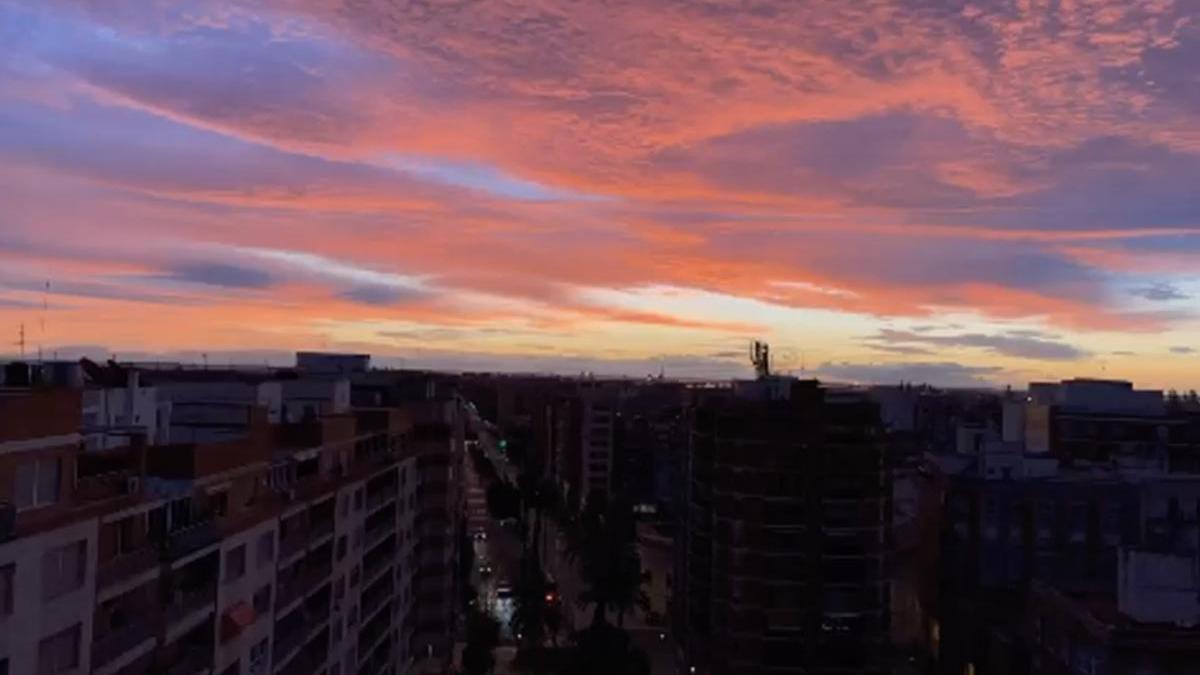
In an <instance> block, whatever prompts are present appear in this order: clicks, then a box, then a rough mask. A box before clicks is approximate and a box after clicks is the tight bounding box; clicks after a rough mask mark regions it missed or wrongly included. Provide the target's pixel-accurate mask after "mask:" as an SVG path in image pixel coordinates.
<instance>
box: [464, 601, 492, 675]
mask: <svg viewBox="0 0 1200 675" xmlns="http://www.w3.org/2000/svg"><path fill="white" fill-rule="evenodd" d="M499 644H500V624H499V623H497V621H496V620H495V619H493V618H492V617H491V616H489V615H487V614H485V613H483V612H481V611H479V610H474V611H472V612H471V614H470V615H469V616H468V617H467V646H466V647H465V648H463V654H462V667H463V673H464V674H465V675H487V673H490V672H492V669H493V668H495V666H496V657H495V656H494V655H493V654H492V652H493V651H494V650H495V649H496V647H497V646H498V645H499Z"/></svg>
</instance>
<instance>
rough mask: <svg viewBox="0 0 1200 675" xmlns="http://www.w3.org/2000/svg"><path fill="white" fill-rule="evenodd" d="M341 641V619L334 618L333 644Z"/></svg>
mask: <svg viewBox="0 0 1200 675" xmlns="http://www.w3.org/2000/svg"><path fill="white" fill-rule="evenodd" d="M341 641H342V620H341V619H335V620H334V622H333V644H335V645H336V644H337V643H339V642H341Z"/></svg>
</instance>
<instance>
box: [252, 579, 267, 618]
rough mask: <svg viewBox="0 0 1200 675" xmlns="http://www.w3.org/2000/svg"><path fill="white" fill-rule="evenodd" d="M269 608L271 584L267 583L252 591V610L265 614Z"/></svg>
mask: <svg viewBox="0 0 1200 675" xmlns="http://www.w3.org/2000/svg"><path fill="white" fill-rule="evenodd" d="M270 608H271V584H267V585H266V586H263V587H262V588H260V589H258V590H257V591H256V592H255V593H254V611H255V612H256V613H258V614H266V613H267V610H269V609H270Z"/></svg>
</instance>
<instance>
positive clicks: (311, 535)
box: [308, 518, 333, 541]
mask: <svg viewBox="0 0 1200 675" xmlns="http://www.w3.org/2000/svg"><path fill="white" fill-rule="evenodd" d="M331 532H333V518H327V519H324V520H318V521H314V522H313V523H312V525H310V526H309V528H308V540H309V541H317V540H318V539H320V538H322V537H324V536H325V535H327V534H329V533H331Z"/></svg>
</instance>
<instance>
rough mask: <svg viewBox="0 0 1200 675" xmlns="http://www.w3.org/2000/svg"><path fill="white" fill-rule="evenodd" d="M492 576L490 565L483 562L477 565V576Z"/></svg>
mask: <svg viewBox="0 0 1200 675" xmlns="http://www.w3.org/2000/svg"><path fill="white" fill-rule="evenodd" d="M491 575H492V563H490V562H488V561H486V560H483V561H480V563H479V576H482V577H490V576H491Z"/></svg>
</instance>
